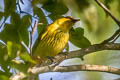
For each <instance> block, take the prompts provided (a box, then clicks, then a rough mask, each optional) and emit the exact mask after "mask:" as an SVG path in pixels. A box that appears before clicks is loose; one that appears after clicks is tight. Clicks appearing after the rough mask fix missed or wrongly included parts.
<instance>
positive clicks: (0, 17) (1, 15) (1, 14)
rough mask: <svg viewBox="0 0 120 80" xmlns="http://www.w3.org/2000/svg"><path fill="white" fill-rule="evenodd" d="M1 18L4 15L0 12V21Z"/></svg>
mask: <svg viewBox="0 0 120 80" xmlns="http://www.w3.org/2000/svg"><path fill="white" fill-rule="evenodd" d="M3 16H4V13H3V12H0V20H1V19H2V17H3Z"/></svg>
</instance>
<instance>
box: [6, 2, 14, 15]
mask: <svg viewBox="0 0 120 80" xmlns="http://www.w3.org/2000/svg"><path fill="white" fill-rule="evenodd" d="M4 6H5V7H4V12H5V15H6V17H7V16H8V15H10V14H11V13H12V12H14V11H15V9H16V0H4Z"/></svg>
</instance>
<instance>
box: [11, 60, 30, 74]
mask: <svg viewBox="0 0 120 80" xmlns="http://www.w3.org/2000/svg"><path fill="white" fill-rule="evenodd" d="M10 66H11V67H12V68H15V69H17V70H19V71H20V72H26V71H27V69H28V66H27V65H25V64H23V63H21V62H20V63H17V62H15V61H12V62H11V63H10Z"/></svg>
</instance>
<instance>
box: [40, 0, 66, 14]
mask: <svg viewBox="0 0 120 80" xmlns="http://www.w3.org/2000/svg"><path fill="white" fill-rule="evenodd" d="M42 8H44V9H45V10H47V11H48V12H51V14H53V15H58V14H59V15H62V14H65V13H66V12H67V11H68V8H67V7H66V6H65V5H64V4H63V3H62V2H61V1H57V0H47V1H46V2H45V3H44V4H43V6H42Z"/></svg>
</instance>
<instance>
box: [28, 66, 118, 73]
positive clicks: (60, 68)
mask: <svg viewBox="0 0 120 80" xmlns="http://www.w3.org/2000/svg"><path fill="white" fill-rule="evenodd" d="M74 71H96V72H107V73H112V74H117V75H120V69H117V68H113V67H109V66H104V65H89V64H85V65H72V66H53V65H50V66H44V67H33V68H32V69H30V70H29V72H30V73H32V74H34V75H37V74H40V73H45V72H74Z"/></svg>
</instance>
